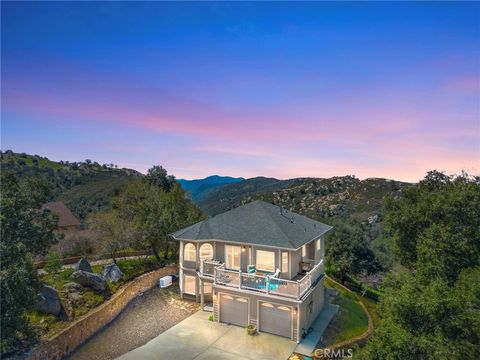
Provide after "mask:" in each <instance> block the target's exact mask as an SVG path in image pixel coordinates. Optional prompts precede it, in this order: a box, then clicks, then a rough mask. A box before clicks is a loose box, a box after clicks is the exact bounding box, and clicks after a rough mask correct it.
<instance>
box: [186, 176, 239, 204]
mask: <svg viewBox="0 0 480 360" xmlns="http://www.w3.org/2000/svg"><path fill="white" fill-rule="evenodd" d="M243 180H245V179H244V178H242V177H240V178H234V177H230V176H219V175H212V176H208V177H206V178H204V179H195V180H185V179H178V180H177V181H178V182H179V184H180V186H181V187H182V188H183V189H184V190H185V191H187V192H188V193H189V194H190V196H191V198H192V200H193V201H200V200H201V199H203V197H204V196H205V194H206V193H207V192H208V191H209V190H211V189H213V188H215V187H218V186H220V185H224V184H231V183H237V182H240V181H243Z"/></svg>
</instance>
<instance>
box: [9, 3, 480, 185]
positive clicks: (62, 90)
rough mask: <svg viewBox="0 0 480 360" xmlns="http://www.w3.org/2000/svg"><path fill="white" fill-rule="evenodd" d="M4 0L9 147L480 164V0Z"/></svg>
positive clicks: (413, 167)
mask: <svg viewBox="0 0 480 360" xmlns="http://www.w3.org/2000/svg"><path fill="white" fill-rule="evenodd" d="M1 6H2V37H1V39H2V66H1V71H2V80H1V85H2V114H1V115H2V123H1V130H2V134H1V140H2V150H6V149H13V150H14V151H19V152H21V151H26V152H30V153H38V154H41V155H45V156H48V157H50V158H52V159H55V160H60V159H63V160H72V161H73V160H83V159H86V158H90V159H94V160H97V161H100V162H108V163H110V162H114V163H117V164H119V165H121V166H128V167H133V168H136V169H138V170H141V171H145V170H146V169H147V168H149V167H150V166H151V165H153V164H162V165H163V166H165V167H166V168H167V169H168V170H169V171H171V172H173V173H174V174H175V175H177V176H179V177H187V178H193V177H202V176H206V175H210V174H213V173H218V174H226V175H233V176H244V177H250V176H256V175H266V176H275V177H279V178H290V177H298V176H318V177H327V176H334V175H345V174H355V175H357V176H359V177H361V178H365V177H372V176H376V177H388V178H397V179H401V180H410V181H415V180H418V179H419V178H421V177H422V176H423V175H424V174H425V172H426V171H428V170H431V169H434V168H437V169H439V170H445V171H448V172H459V171H460V170H461V169H467V170H469V171H471V172H478V171H479V168H480V167H479V163H480V160H479V158H480V145H479V137H480V134H479V131H480V125H479V119H480V110H479V102H480V98H479V92H480V90H479V88H480V85H479V82H480V80H479V78H480V69H479V66H480V65H479V64H480V47H479V43H480V15H479V14H480V4H478V3H466V2H465V3H443V2H442V3H440V2H439V3H431V2H428V3H427V2H424V3H420V2H417V3H407V2H402V3H387V2H378V3H363V2H362V3H343V2H342V3H324V2H318V3H312V2H310V3H289V2H283V3H214V2H205V3H188V2H185V3H183V2H182V3H162V2H145V3H136V2H129V3H119V2H102V3H100V2H79V3H73V2H35V3H33V2H28V3H26V2H2V5H1Z"/></svg>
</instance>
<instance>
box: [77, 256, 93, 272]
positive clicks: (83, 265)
mask: <svg viewBox="0 0 480 360" xmlns="http://www.w3.org/2000/svg"><path fill="white" fill-rule="evenodd" d="M75 270H82V271H87V272H90V273H91V272H92V267H91V266H90V263H89V262H88V260H87V259H85V258H81V259H80V260H79V261H78V262H77V263H76V264H75Z"/></svg>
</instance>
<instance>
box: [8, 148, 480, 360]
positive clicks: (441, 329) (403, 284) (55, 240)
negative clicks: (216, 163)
mask: <svg viewBox="0 0 480 360" xmlns="http://www.w3.org/2000/svg"><path fill="white" fill-rule="evenodd" d="M1 167H2V168H1V169H2V194H1V220H2V229H1V258H2V269H1V297H2V298H1V300H2V309H1V312H2V313H1V315H2V325H1V327H2V328H1V330H2V352H5V353H11V352H12V351H13V350H16V349H19V348H21V347H22V346H23V347H24V346H31V344H32V339H38V338H40V337H42V336H48V335H51V334H53V333H55V332H56V331H58V330H59V329H61V328H63V327H65V326H66V325H67V324H68V322H69V321H72V320H74V319H75V318H77V317H78V316H81V315H83V314H85V313H86V312H88V311H89V310H90V309H92V308H94V307H95V306H98V304H100V303H102V302H104V301H105V300H107V299H108V298H109V297H110V296H111V295H112V294H113V293H114V292H115V291H116V290H117V289H118V288H119V286H121V284H123V283H125V282H127V281H129V280H131V279H133V278H134V277H135V276H138V275H140V274H142V273H144V272H147V271H150V270H153V269H156V268H158V267H160V266H163V265H164V264H166V263H168V262H172V261H176V259H178V248H177V244H176V243H175V242H173V241H172V240H171V239H170V237H169V236H168V234H170V233H171V232H173V231H174V230H176V229H178V228H181V227H184V226H187V225H189V224H193V223H195V222H197V221H199V220H201V219H203V218H205V217H206V216H213V215H215V214H218V213H220V212H222V211H225V210H228V209H230V208H233V207H235V206H238V205H241V204H244V203H246V202H250V201H252V200H254V199H262V200H265V201H269V202H272V203H275V204H278V205H281V206H283V207H285V208H287V209H289V210H291V211H294V212H297V213H300V214H305V215H307V216H309V217H312V218H315V219H317V220H320V221H322V222H325V223H327V224H330V225H333V226H334V231H333V232H331V234H330V235H329V236H328V237H327V241H326V244H327V245H326V246H327V248H326V260H327V266H326V271H327V274H328V275H329V276H330V277H331V278H332V279H334V280H336V281H338V283H340V284H343V285H344V286H345V287H346V288H348V289H350V290H351V291H352V292H350V291H345V290H344V289H343V288H342V287H339V286H338V285H336V283H335V282H333V280H332V281H330V280H328V279H327V280H326V286H327V287H330V288H335V289H337V290H338V292H339V295H338V296H337V298H336V299H335V300H334V302H336V303H337V304H339V305H340V311H339V314H338V315H337V317H336V318H335V319H334V321H333V322H332V324H331V326H330V327H329V329H327V332H326V334H325V336H324V339H323V342H322V344H323V345H332V344H335V343H338V342H341V341H343V340H347V339H349V338H351V337H354V336H358V335H360V334H362V333H363V332H365V331H366V330H367V327H368V319H367V316H366V314H365V312H364V311H363V309H362V307H361V306H360V303H362V304H363V306H364V307H365V308H366V309H367V311H368V313H369V315H370V316H371V318H372V320H373V323H374V326H375V330H374V333H373V335H372V336H371V337H370V338H369V340H368V342H366V344H362V346H361V347H359V348H358V349H356V350H355V356H356V357H357V358H359V359H405V358H415V359H452V358H454V359H476V358H478V357H480V350H479V349H480V338H479V337H480V287H479V284H480V267H479V266H480V230H479V229H480V178H479V177H475V176H470V175H468V174H466V173H462V174H459V175H455V176H449V175H446V174H444V173H441V172H438V171H431V172H429V173H428V174H426V176H425V178H424V179H423V180H421V181H420V182H419V183H417V184H412V183H405V182H399V181H395V180H388V179H375V178H372V179H365V180H360V179H357V178H355V177H354V176H344V177H334V178H330V179H320V178H297V179H290V180H278V179H273V178H263V177H257V178H252V179H234V178H229V177H225V178H223V177H220V176H215V177H214V178H207V179H206V180H196V181H195V182H194V183H193V186H192V183H191V182H190V183H189V182H188V181H187V182H186V181H177V180H176V179H175V178H174V177H173V176H172V175H169V174H168V173H167V171H166V170H165V169H164V168H162V167H161V166H153V167H152V168H151V169H150V170H149V171H148V173H147V174H146V175H142V174H140V173H138V172H136V171H134V170H130V169H118V168H117V167H115V166H114V165H111V164H108V165H100V164H98V163H96V162H93V161H89V160H87V161H85V162H80V163H78V162H77V163H69V162H55V161H51V160H49V159H46V158H43V157H40V156H37V155H27V154H18V153H14V152H12V151H6V152H2V154H1ZM182 187H183V188H182ZM52 200H59V201H64V202H65V203H66V204H67V205H68V206H69V208H70V209H71V210H72V211H73V213H74V214H75V215H76V216H77V217H78V218H79V219H80V221H81V226H80V229H79V230H78V231H79V232H81V233H82V234H83V235H81V237H75V236H69V237H66V236H63V235H62V234H61V233H59V232H58V231H56V218H55V216H54V215H52V214H50V213H46V212H42V211H40V210H39V209H40V208H41V206H42V204H44V203H45V202H47V201H52ZM65 242H78V244H77V246H64V247H63V249H74V251H73V252H72V251H70V252H65V253H62V252H61V249H62V247H60V248H59V247H58V244H60V243H65ZM70 245H71V244H70ZM134 250H136V251H139V250H143V251H146V252H147V253H148V254H150V255H145V256H144V257H141V258H138V259H131V260H127V259H125V260H122V259H120V258H121V256H119V255H118V254H119V253H121V251H134ZM74 255H83V256H89V258H91V259H93V258H95V257H97V258H113V259H114V261H115V262H116V263H117V265H118V266H119V268H120V269H121V271H122V272H123V274H124V276H123V278H122V280H121V281H120V282H116V283H113V282H108V285H107V288H106V289H105V290H104V291H96V290H94V289H85V291H84V293H83V296H82V300H81V301H79V302H78V303H76V304H74V306H73V307H72V309H73V310H74V311H70V312H69V314H64V315H63V317H62V316H54V315H46V314H42V313H41V312H39V311H38V310H36V308H35V298H36V294H37V292H38V291H39V290H40V288H41V286H42V284H47V285H50V286H52V287H54V288H55V289H57V290H58V291H59V292H60V293H61V297H62V301H64V302H65V301H66V297H67V295H68V294H65V293H62V289H63V287H64V286H65V285H66V284H67V283H68V282H70V281H71V275H72V273H73V269H65V268H63V269H62V267H61V265H62V262H61V258H65V257H68V256H74ZM40 260H44V261H45V262H46V265H45V267H44V269H45V270H46V273H45V274H43V275H41V274H40V275H39V274H38V272H37V269H36V267H35V263H37V262H38V261H40ZM92 271H93V272H94V273H100V272H101V271H102V269H101V266H98V265H97V266H95V265H94V266H93V269H92ZM33 342H34V341H33Z"/></svg>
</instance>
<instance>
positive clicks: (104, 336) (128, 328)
mask: <svg viewBox="0 0 480 360" xmlns="http://www.w3.org/2000/svg"><path fill="white" fill-rule="evenodd" d="M198 309H199V304H197V303H195V302H193V301H189V300H182V299H180V296H179V291H178V287H177V286H172V287H169V288H166V289H158V288H155V289H153V290H150V291H149V292H147V293H144V294H143V295H142V296H139V297H137V298H136V299H135V300H133V301H132V303H130V304H129V305H128V306H127V308H126V309H125V310H124V311H123V312H122V313H121V314H120V315H119V316H118V317H117V318H116V319H115V320H114V321H113V322H112V323H111V324H110V325H109V326H107V327H106V328H105V329H103V330H102V331H100V332H99V333H98V334H96V335H94V336H93V337H92V338H91V339H90V340H88V341H87V342H86V343H85V344H83V345H82V346H81V347H80V348H78V350H77V351H75V352H74V353H73V354H72V355H71V356H70V357H69V359H71V360H109V359H115V358H116V357H118V356H120V355H122V354H124V353H126V352H128V351H130V350H133V349H135V348H137V347H139V346H141V345H143V344H145V343H146V342H147V341H149V340H151V339H153V338H154V337H156V336H157V335H159V334H161V333H162V332H164V331H165V330H167V329H168V328H170V327H172V326H173V325H175V324H177V323H178V322H180V321H181V320H183V319H185V318H187V317H188V316H190V315H191V314H193V313H194V312H196V311H197V310H198Z"/></svg>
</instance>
